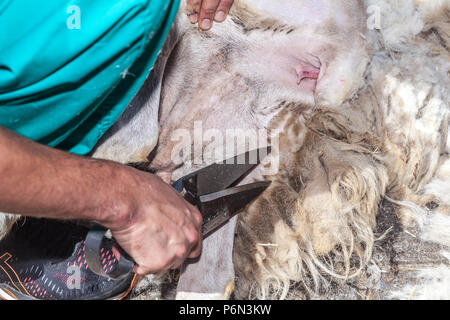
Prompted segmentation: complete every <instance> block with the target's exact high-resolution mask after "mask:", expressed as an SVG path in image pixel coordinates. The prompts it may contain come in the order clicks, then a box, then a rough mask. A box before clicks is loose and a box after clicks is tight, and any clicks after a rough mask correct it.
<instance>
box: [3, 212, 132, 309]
mask: <svg viewBox="0 0 450 320" xmlns="http://www.w3.org/2000/svg"><path fill="white" fill-rule="evenodd" d="M88 231H89V230H88V228H86V227H83V226H79V225H75V224H72V223H67V222H60V221H55V220H47V219H30V218H26V219H22V220H21V221H19V222H18V223H17V224H16V225H15V226H14V228H13V229H12V230H11V232H10V233H9V234H8V236H7V237H6V238H4V239H3V240H1V241H0V299H4V300H34V299H39V300H104V299H113V300H118V299H123V298H124V297H125V296H126V295H127V294H128V293H129V292H130V291H131V289H132V287H133V286H134V285H135V283H136V281H137V276H136V275H134V274H130V275H129V276H128V277H126V278H124V279H121V280H112V279H109V278H106V277H101V276H98V275H96V274H94V273H93V272H92V271H90V270H89V268H88V265H87V262H86V259H85V246H84V239H85V237H86V234H87V232H88ZM112 245H113V242H112V241H108V240H105V241H104V243H103V246H102V250H101V264H102V267H103V270H104V271H105V272H106V273H109V272H111V271H112V270H114V267H115V266H116V264H117V259H116V257H115V256H114V254H113V252H112Z"/></svg>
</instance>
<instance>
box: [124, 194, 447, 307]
mask: <svg viewBox="0 0 450 320" xmlns="http://www.w3.org/2000/svg"><path fill="white" fill-rule="evenodd" d="M375 233H376V237H377V238H380V237H381V238H382V239H380V240H379V241H377V243H376V246H375V249H374V254H373V261H374V262H375V264H376V265H372V266H369V267H368V268H367V269H366V270H365V272H363V273H362V274H361V275H360V276H359V277H358V278H356V279H352V280H350V281H347V282H345V283H333V284H332V285H331V286H330V287H329V288H328V289H326V290H323V292H321V293H320V295H319V296H317V297H315V299H327V300H328V299H333V300H343V299H344V300H384V299H392V296H391V293H392V292H393V291H396V290H400V288H403V287H404V286H405V285H410V288H411V290H410V291H411V293H410V294H408V295H409V297H408V298H411V299H413V298H414V297H415V294H416V289H415V288H416V286H418V285H420V284H419V283H417V281H418V280H417V277H416V273H417V271H418V270H420V269H422V268H424V267H435V266H439V265H442V264H447V265H448V261H447V260H446V259H445V258H444V257H443V256H442V255H440V252H441V251H442V250H443V249H444V248H443V247H442V246H440V245H436V244H431V243H426V242H424V241H422V240H420V239H419V237H418V236H417V235H418V234H419V232H418V229H416V228H414V227H410V228H409V229H404V228H402V226H401V225H400V221H399V219H398V217H397V215H396V208H395V207H394V206H393V205H391V204H390V203H388V202H383V203H382V204H381V206H380V212H379V215H378V218H377V230H376V232H375ZM176 279H177V274H176V273H172V274H170V276H169V277H166V278H162V279H159V280H153V281H143V282H141V284H140V285H139V286H138V287H136V288H135V289H134V291H133V292H132V294H131V295H130V297H129V299H133V300H149V299H150V300H155V299H173V298H174V293H175V288H176ZM304 297H305V296H304V295H303V294H302V292H301V291H296V290H295V289H293V290H292V298H295V299H302V298H304Z"/></svg>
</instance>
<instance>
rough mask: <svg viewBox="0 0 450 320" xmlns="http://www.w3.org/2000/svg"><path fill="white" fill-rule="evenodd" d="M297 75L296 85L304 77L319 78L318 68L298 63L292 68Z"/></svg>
mask: <svg viewBox="0 0 450 320" xmlns="http://www.w3.org/2000/svg"><path fill="white" fill-rule="evenodd" d="M294 71H295V76H296V77H297V85H300V84H301V83H302V81H303V80H304V79H312V80H317V79H318V78H319V74H320V69H319V68H315V67H313V66H304V65H299V66H297V67H295V68H294Z"/></svg>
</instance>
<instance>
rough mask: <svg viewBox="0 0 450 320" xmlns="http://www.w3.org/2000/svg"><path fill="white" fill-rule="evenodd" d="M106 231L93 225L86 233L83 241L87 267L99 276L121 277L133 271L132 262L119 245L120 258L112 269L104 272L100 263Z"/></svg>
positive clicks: (117, 278)
mask: <svg viewBox="0 0 450 320" xmlns="http://www.w3.org/2000/svg"><path fill="white" fill-rule="evenodd" d="M106 232H108V229H106V228H104V227H102V226H100V225H95V226H94V227H93V228H92V229H91V230H90V231H89V233H88V234H87V236H86V242H85V244H86V261H87V264H88V266H89V269H90V270H91V271H92V272H94V273H95V274H97V275H99V276H102V277H107V278H111V279H114V280H119V279H123V278H125V277H126V276H128V275H129V274H130V273H131V272H132V271H133V268H134V262H133V261H132V259H131V258H130V257H129V256H128V255H127V254H126V252H124V251H123V250H122V249H121V248H120V247H118V248H117V249H118V250H119V251H121V252H120V254H121V255H120V258H119V259H117V260H118V263H117V264H116V266H115V267H114V269H113V270H112V271H110V272H109V273H106V272H105V271H104V270H103V268H102V265H101V263H100V250H101V247H102V243H103V239H104V238H105V234H106Z"/></svg>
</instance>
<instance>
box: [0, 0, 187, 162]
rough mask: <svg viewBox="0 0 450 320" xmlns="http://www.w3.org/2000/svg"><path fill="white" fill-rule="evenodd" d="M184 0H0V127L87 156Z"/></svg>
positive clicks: (138, 81) (134, 87)
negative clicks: (181, 0)
mask: <svg viewBox="0 0 450 320" xmlns="http://www.w3.org/2000/svg"><path fill="white" fill-rule="evenodd" d="M179 4H180V0H50V1H36V0H0V126H4V127H6V128H9V129H11V130H13V131H15V132H17V133H19V134H21V135H23V136H25V137H27V138H30V139H32V140H34V141H37V142H40V143H42V144H46V145H49V146H52V147H57V148H60V149H63V150H68V151H70V152H73V153H76V154H86V153H88V152H89V151H91V150H92V148H93V147H94V146H95V144H96V143H97V141H98V140H99V139H100V137H101V136H102V135H103V134H104V133H105V132H106V131H107V130H108V128H110V127H111V125H112V124H113V123H114V122H115V121H116V120H117V119H118V118H119V116H120V115H121V113H122V112H123V110H124V109H125V108H126V106H127V105H128V103H129V102H130V101H131V100H132V98H133V97H134V96H135V95H136V93H137V92H138V90H139V88H140V87H141V85H142V84H143V83H144V81H145V79H146V77H147V76H148V74H149V71H150V70H151V68H152V67H153V65H154V63H155V61H156V58H157V56H158V54H159V52H160V50H161V47H162V45H163V43H164V40H165V38H166V36H167V33H168V32H169V29H170V26H171V24H172V22H173V20H174V18H175V16H176V13H177V11H178V7H179Z"/></svg>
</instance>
